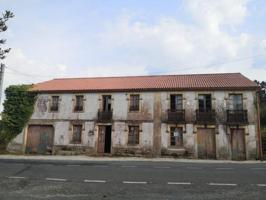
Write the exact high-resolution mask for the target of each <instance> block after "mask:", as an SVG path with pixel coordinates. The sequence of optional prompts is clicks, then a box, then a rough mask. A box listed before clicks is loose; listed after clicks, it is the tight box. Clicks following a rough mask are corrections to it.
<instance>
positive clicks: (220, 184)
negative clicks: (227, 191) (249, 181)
mask: <svg viewBox="0 0 266 200" xmlns="http://www.w3.org/2000/svg"><path fill="white" fill-rule="evenodd" d="M208 185H215V186H237V184H236V183H208Z"/></svg>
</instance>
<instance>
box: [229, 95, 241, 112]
mask: <svg viewBox="0 0 266 200" xmlns="http://www.w3.org/2000/svg"><path fill="white" fill-rule="evenodd" d="M229 100H230V109H231V110H243V98H242V94H230V95H229Z"/></svg>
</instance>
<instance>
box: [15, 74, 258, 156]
mask: <svg viewBox="0 0 266 200" xmlns="http://www.w3.org/2000/svg"><path fill="white" fill-rule="evenodd" d="M258 89H259V87H258V85H256V84H255V83H254V82H252V81H251V80H249V79H248V78H246V77H245V76H243V75H242V74H240V73H225V74H192V75H162V76H129V77H98V78H66V79H54V80H50V81H46V82H42V83H38V84H36V85H34V87H33V89H32V92H35V93H37V100H36V105H35V109H34V113H33V115H32V116H31V119H30V121H29V122H28V124H27V126H26V127H25V129H24V131H23V133H22V134H21V135H20V136H19V138H20V140H21V142H23V144H24V151H25V152H26V153H53V154H66V153H68V154H69V153H73V154H75V153H86V154H88V155H100V156H102V155H120V156H131V155H135V156H169V155H170V156H180V157H190V158H200V159H236V160H244V159H258V158H259V152H260V135H259V131H258V130H259V123H258V121H259V120H258V107H257V91H258Z"/></svg>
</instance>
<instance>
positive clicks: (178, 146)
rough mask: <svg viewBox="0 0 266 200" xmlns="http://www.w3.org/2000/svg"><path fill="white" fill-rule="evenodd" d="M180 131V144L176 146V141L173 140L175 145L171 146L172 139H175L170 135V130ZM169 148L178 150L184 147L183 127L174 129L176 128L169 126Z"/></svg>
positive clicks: (171, 132)
mask: <svg viewBox="0 0 266 200" xmlns="http://www.w3.org/2000/svg"><path fill="white" fill-rule="evenodd" d="M176 128H177V129H180V131H181V144H178V145H177V144H176V140H174V141H175V144H174V145H172V139H173V137H174V138H175V136H172V134H173V133H174V132H173V131H172V129H176ZM169 134H170V135H169V146H170V147H171V148H180V147H183V146H184V135H183V127H179V126H178V127H176V126H170V131H169Z"/></svg>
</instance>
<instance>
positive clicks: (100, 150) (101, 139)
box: [97, 126, 106, 153]
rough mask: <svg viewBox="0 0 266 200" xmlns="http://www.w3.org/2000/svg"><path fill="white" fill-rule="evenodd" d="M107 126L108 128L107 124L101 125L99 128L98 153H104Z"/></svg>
mask: <svg viewBox="0 0 266 200" xmlns="http://www.w3.org/2000/svg"><path fill="white" fill-rule="evenodd" d="M105 128H106V127H105V126H99V130H98V147H97V151H98V153H104V147H105Z"/></svg>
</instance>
